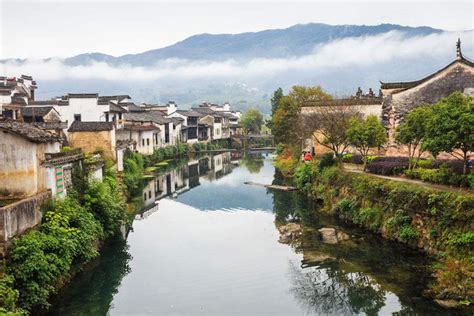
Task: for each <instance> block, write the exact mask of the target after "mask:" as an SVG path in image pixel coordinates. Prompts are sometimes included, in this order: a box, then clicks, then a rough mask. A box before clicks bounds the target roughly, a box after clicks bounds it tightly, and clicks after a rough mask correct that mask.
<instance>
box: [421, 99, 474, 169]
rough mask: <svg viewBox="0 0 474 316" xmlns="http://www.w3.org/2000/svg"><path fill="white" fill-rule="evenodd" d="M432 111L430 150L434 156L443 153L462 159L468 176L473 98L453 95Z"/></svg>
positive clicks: (473, 129) (472, 139)
mask: <svg viewBox="0 0 474 316" xmlns="http://www.w3.org/2000/svg"><path fill="white" fill-rule="evenodd" d="M432 110H433V115H432V116H431V118H430V120H429V122H428V125H427V133H426V145H427V148H428V149H429V150H430V151H431V152H432V153H433V155H435V156H436V155H438V154H439V153H440V152H443V151H444V152H447V153H449V154H451V155H452V156H454V157H456V158H460V159H462V160H463V162H464V169H463V173H464V174H466V172H467V166H466V164H467V159H468V153H469V152H470V151H473V150H474V98H472V97H469V96H465V95H463V94H462V93H460V92H454V93H452V94H451V95H450V96H448V97H447V98H444V99H441V100H440V101H439V102H438V103H436V104H434V105H433V107H432Z"/></svg>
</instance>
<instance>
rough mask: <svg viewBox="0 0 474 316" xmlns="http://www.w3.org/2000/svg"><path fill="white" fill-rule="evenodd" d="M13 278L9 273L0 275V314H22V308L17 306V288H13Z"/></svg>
mask: <svg viewBox="0 0 474 316" xmlns="http://www.w3.org/2000/svg"><path fill="white" fill-rule="evenodd" d="M13 282H14V278H13V277H12V276H11V275H3V276H2V277H0V314H2V315H24V314H26V313H25V312H24V311H23V310H21V309H20V308H18V307H17V301H18V296H19V293H18V290H16V289H14V288H13Z"/></svg>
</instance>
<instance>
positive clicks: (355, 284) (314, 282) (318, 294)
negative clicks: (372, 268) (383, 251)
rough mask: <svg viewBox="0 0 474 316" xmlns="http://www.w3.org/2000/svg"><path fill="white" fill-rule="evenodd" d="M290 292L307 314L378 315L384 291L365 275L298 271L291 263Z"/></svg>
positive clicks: (330, 270)
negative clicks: (291, 283)
mask: <svg viewBox="0 0 474 316" xmlns="http://www.w3.org/2000/svg"><path fill="white" fill-rule="evenodd" d="M290 276H291V279H292V282H293V287H292V289H291V291H292V292H293V294H294V295H295V297H296V299H297V300H298V301H299V302H300V303H301V304H302V305H303V306H304V307H305V308H306V310H307V312H308V314H324V315H327V314H331V315H352V314H359V313H365V314H367V315H377V314H378V312H379V311H380V309H381V308H382V307H383V306H384V305H385V303H384V302H385V291H383V290H382V289H381V288H380V286H378V285H377V284H376V283H375V282H374V281H372V280H371V279H370V278H369V277H368V276H367V275H365V274H363V273H360V272H356V273H346V272H344V271H343V270H341V269H339V268H338V267H330V266H328V267H325V268H324V269H323V268H311V269H307V270H304V269H301V268H300V267H297V266H295V265H294V264H293V263H290Z"/></svg>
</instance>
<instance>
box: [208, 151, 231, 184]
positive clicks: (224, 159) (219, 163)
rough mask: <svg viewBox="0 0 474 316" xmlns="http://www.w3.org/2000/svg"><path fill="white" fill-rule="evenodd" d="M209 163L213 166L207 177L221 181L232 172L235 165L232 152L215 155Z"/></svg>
mask: <svg viewBox="0 0 474 316" xmlns="http://www.w3.org/2000/svg"><path fill="white" fill-rule="evenodd" d="M209 162H210V164H211V165H210V171H209V172H208V173H207V175H206V178H207V179H209V180H214V179H219V178H221V177H223V176H224V175H226V174H229V173H231V172H232V168H233V165H232V161H231V154H230V152H224V153H220V154H217V155H214V156H212V157H211V158H210V159H209Z"/></svg>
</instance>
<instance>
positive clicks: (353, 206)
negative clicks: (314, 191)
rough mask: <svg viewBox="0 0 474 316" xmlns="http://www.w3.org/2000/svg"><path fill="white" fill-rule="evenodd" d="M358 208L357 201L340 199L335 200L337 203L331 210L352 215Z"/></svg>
mask: <svg viewBox="0 0 474 316" xmlns="http://www.w3.org/2000/svg"><path fill="white" fill-rule="evenodd" d="M358 208H359V204H358V203H357V202H355V201H351V200H348V199H342V200H340V201H339V202H337V204H335V205H333V207H332V210H331V212H333V213H339V214H343V215H346V216H350V217H352V216H353V215H354V213H355V212H356V211H357V209H358Z"/></svg>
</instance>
